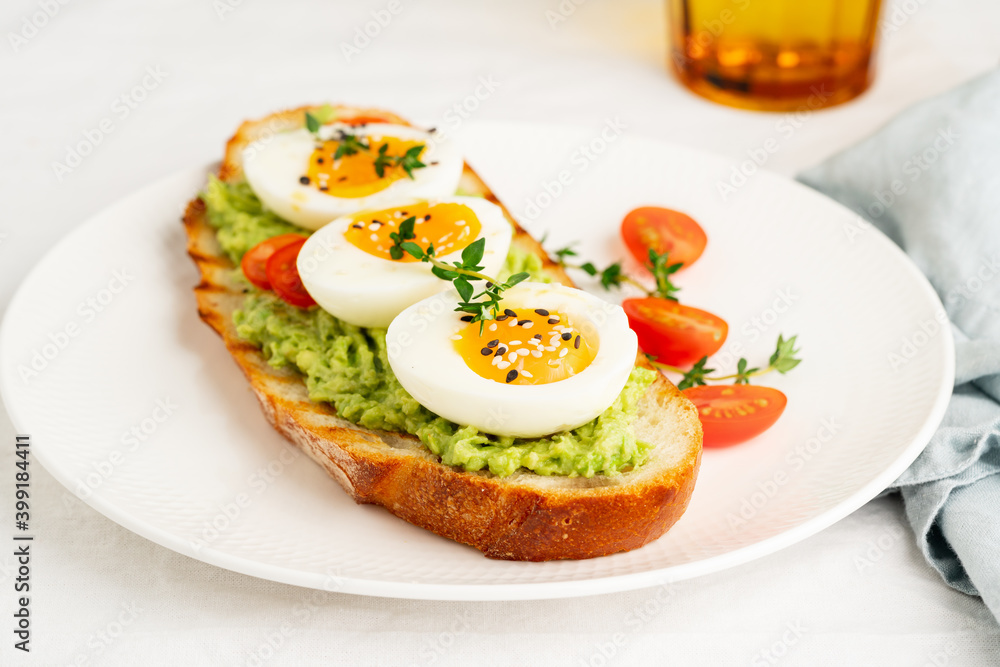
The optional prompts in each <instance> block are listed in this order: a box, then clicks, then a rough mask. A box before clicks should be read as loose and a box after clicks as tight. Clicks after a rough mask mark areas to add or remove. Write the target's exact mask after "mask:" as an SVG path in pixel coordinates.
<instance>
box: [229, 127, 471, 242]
mask: <svg viewBox="0 0 1000 667" xmlns="http://www.w3.org/2000/svg"><path fill="white" fill-rule="evenodd" d="M417 148H419V152H416V151H415V154H416V155H418V157H416V159H417V160H419V162H420V163H421V164H423V165H426V166H422V167H416V168H411V169H410V171H409V173H408V172H407V170H406V169H405V168H404V164H403V163H402V162H401V159H402V158H403V157H405V156H406V152H407V151H409V150H411V149H417ZM338 151H339V152H340V155H339V156H338V155H337V153H338ZM406 164H410V166H411V167H412V164H411V163H406ZM463 166H464V161H463V160H462V155H461V153H460V152H459V151H458V148H457V147H456V146H455V145H454V144H453V143H452V142H451V141H449V140H448V139H447V138H442V137H439V136H437V135H435V134H434V133H431V132H427V131H424V130H421V129H419V128H415V127H409V126H406V125H390V124H386V123H372V124H368V125H347V124H344V123H333V124H330V125H324V126H323V127H321V128H320V129H319V131H318V132H317V133H316V134H313V133H312V132H309V131H308V130H306V129H304V128H302V129H297V130H290V131H287V132H279V133H277V134H274V135H270V136H268V137H263V138H261V139H259V140H258V141H256V142H254V143H252V144H250V145H249V146H247V147H246V148H245V149H244V150H243V173H244V175H245V176H246V179H247V183H249V185H250V188H251V189H252V190H253V192H254V194H256V195H257V197H258V198H260V200H261V202H263V203H264V205H265V206H266V207H267V208H268V209H270V210H272V211H274V212H275V213H276V214H278V215H279V216H280V217H282V218H284V219H285V220H287V221H289V222H291V223H294V224H296V225H299V226H300V227H305V228H306V229H319V228H320V227H322V226H323V225H325V224H327V223H329V222H330V221H332V220H335V219H336V218H339V217H341V216H343V215H347V214H350V213H356V212H358V211H364V210H369V209H382V208H387V207H389V206H393V205H394V204H396V203H397V202H400V201H406V200H410V199H435V198H441V197H449V196H451V195H453V194H454V193H455V190H456V189H457V188H458V183H459V180H461V178H462V169H463ZM380 169H381V174H380V173H379V170H380Z"/></svg>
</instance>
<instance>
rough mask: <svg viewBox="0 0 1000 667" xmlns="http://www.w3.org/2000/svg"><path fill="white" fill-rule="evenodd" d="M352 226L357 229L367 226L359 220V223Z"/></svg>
mask: <svg viewBox="0 0 1000 667" xmlns="http://www.w3.org/2000/svg"><path fill="white" fill-rule="evenodd" d="M351 227H354V228H355V229H364V228H365V226H364V225H362V224H361V223H360V222H357V223H355V224H353V225H351Z"/></svg>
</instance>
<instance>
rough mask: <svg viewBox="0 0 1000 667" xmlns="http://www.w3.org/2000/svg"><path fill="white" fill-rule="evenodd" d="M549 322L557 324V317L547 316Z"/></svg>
mask: <svg viewBox="0 0 1000 667" xmlns="http://www.w3.org/2000/svg"><path fill="white" fill-rule="evenodd" d="M549 324H559V318H558V317H550V318H549Z"/></svg>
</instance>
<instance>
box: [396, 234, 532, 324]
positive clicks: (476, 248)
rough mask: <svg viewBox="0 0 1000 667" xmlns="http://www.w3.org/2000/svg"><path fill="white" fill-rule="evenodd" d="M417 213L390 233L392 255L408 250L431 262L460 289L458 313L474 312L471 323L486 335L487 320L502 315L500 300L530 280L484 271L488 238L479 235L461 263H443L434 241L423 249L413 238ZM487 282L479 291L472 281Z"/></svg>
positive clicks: (435, 270)
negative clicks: (501, 277) (499, 277)
mask: <svg viewBox="0 0 1000 667" xmlns="http://www.w3.org/2000/svg"><path fill="white" fill-rule="evenodd" d="M416 221H417V219H416V216H410V217H409V218H407V219H406V220H403V222H401V223H400V224H399V231H398V232H392V233H391V234H389V238H390V239H392V242H393V245H392V246H390V248H389V256H390V257H392V259H395V260H400V259H402V258H403V255H404V253H406V254H409V255H411V256H412V257H415V258H416V259H419V260H420V261H422V262H427V263H429V264H430V265H431V267H432V268H431V273H433V274H434V275H435V276H437V277H438V278H440V279H441V280H447V281H450V282H451V283H452V284H453V285H454V286H455V290H456V291H457V292H458V295H459V297H460V298H461V301H459V303H458V307H457V308H455V311H456V312H461V313H468V314H469V315H471V318H470V319H469V321H470V322H479V323H480V324H479V333H480V334H482V332H483V330H484V328H485V326H486V322H487V321H489V320H495V319H496V318H497V316H498V315H499V314H500V301H501V299H502V297H503V293H504V292H505V291H506V290H508V289H510V288H511V287H513V286H514V285H517V284H518V283H520V282H523V281H525V280H527V279H528V277H529V276H528V274H527V273H525V272H521V273H515V274H514V275H512V276H511V277H510V278H508V279H507V280H506V281H505V282H500V281H498V280H497V279H495V278H491V277H490V276H488V275H486V274H484V273H482V270H483V269H484V268H485V267H484V266H481V265H480V262H481V261H482V259H483V254H484V252H485V250H486V238H485V237H483V238H479V239H476V240H475V241H473V242H472V243H470V244H469V245H467V246H466V247H465V249H464V250H462V259H461V261H459V262H451V263H450V264H449V263H448V262H443V261H441V260H440V259H438V258H437V257H436V256H435V250H434V244H433V243H431V244H430V245H428V246H427V248H421V247H420V246H419V245H418V244H416V243H414V242H413V240H412V239H414V238H416V233H415V232H414V226H415V225H416ZM477 281H484V282H485V283H486V286H485V288H484V289H483V290H482V291H481V292H478V293H477V292H476V288H475V287H474V286H473V285H472V283H474V282H477Z"/></svg>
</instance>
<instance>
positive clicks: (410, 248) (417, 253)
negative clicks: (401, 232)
mask: <svg viewBox="0 0 1000 667" xmlns="http://www.w3.org/2000/svg"><path fill="white" fill-rule="evenodd" d="M393 247H396V246H393ZM399 248H400V249H401V250H405V251H406V252H408V253H409V254H411V255H413V256H414V257H416V258H417V259H423V258H424V249H423V248H421V247H420V246H418V245H417V244H416V243H414V242H413V241H404V242H403V243H400V244H399ZM389 252H390V253H391V252H392V248H390V249H389Z"/></svg>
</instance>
